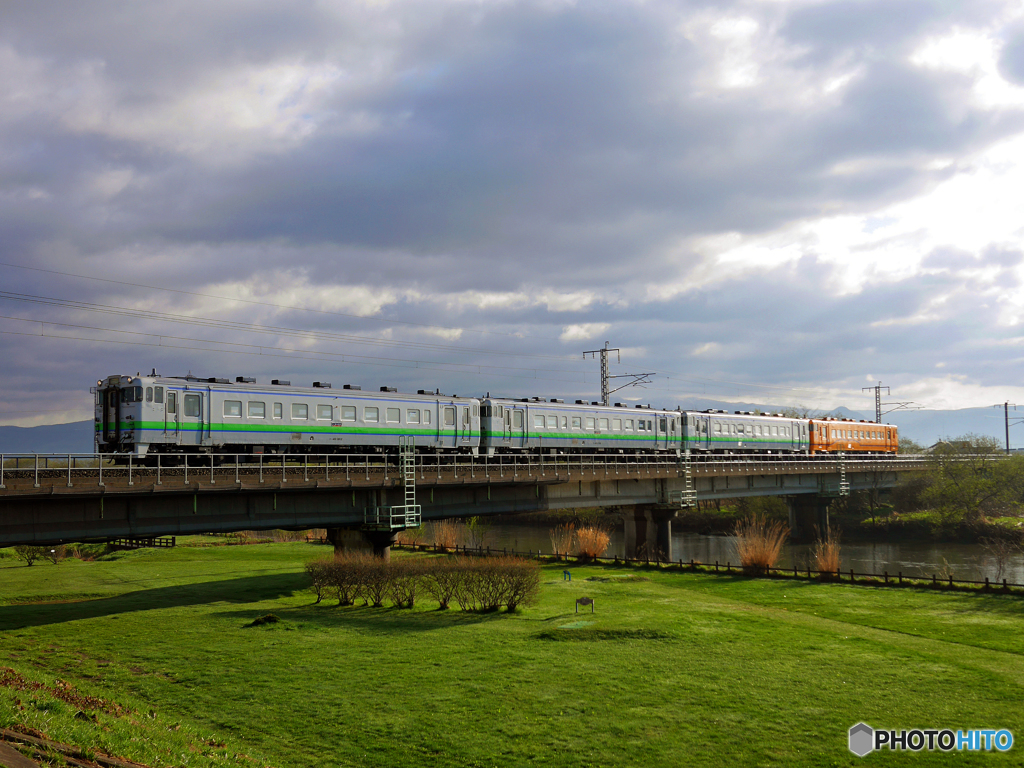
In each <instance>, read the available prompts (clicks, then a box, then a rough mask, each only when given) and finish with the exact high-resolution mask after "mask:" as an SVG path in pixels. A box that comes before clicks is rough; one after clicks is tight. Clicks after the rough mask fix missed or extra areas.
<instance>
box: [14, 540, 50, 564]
mask: <svg viewBox="0 0 1024 768" xmlns="http://www.w3.org/2000/svg"><path fill="white" fill-rule="evenodd" d="M14 556H15V557H17V558H18V559H19V560H24V561H25V565H32V563H34V562H35V561H36V560H39V559H40V558H42V556H43V548H42V547H30V546H27V545H25V544H22V545H20V546H17V547H15V548H14Z"/></svg>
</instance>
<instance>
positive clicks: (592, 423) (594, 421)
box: [587, 416, 597, 429]
mask: <svg viewBox="0 0 1024 768" xmlns="http://www.w3.org/2000/svg"><path fill="white" fill-rule="evenodd" d="M596 425H597V419H595V418H594V417H593V416H587V429H594V427H595V426H596Z"/></svg>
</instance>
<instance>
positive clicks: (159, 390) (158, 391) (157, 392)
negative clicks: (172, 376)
mask: <svg viewBox="0 0 1024 768" xmlns="http://www.w3.org/2000/svg"><path fill="white" fill-rule="evenodd" d="M163 401H164V388H163V387H154V388H153V402H154V403H162V402H163Z"/></svg>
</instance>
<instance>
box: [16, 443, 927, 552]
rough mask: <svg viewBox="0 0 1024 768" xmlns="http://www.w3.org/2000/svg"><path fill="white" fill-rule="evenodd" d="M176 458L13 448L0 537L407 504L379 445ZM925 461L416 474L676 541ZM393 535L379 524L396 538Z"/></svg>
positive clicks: (307, 516) (273, 519)
mask: <svg viewBox="0 0 1024 768" xmlns="http://www.w3.org/2000/svg"><path fill="white" fill-rule="evenodd" d="M163 461H164V460H163V459H161V464H160V465H159V466H156V467H140V466H137V465H136V464H135V463H134V462H133V463H131V464H129V465H125V466H114V465H112V464H110V463H109V457H104V456H95V455H74V454H72V455H68V454H64V455H56V456H55V455H49V456H37V455H22V456H4V457H0V466H2V469H0V546H9V545H12V544H52V543H59V542H64V541H82V540H95V539H99V540H102V539H107V540H109V539H113V538H118V537H125V536H128V537H136V538H138V537H149V536H169V535H178V536H181V535H188V534H194V533H202V532H207V531H214V532H229V531H237V530H245V529H255V530H260V529H274V528H282V529H291V530H301V529H305V528H327V529H329V530H333V531H339V530H343V529H348V530H353V531H359V530H364V531H365V529H367V528H368V527H369V528H375V527H376V528H379V525H378V526H368V525H367V523H368V520H370V519H371V516H372V517H373V519H374V520H376V521H379V510H382V509H390V508H392V507H393V506H394V505H401V504H402V503H403V500H404V494H405V488H404V487H403V483H404V481H403V475H402V472H401V468H400V465H399V462H398V460H397V457H383V456H381V455H380V454H376V455H373V454H369V455H349V456H331V457H327V456H263V457H251V456H244V457H243V456H235V455H222V456H212V457H211V456H193V457H189V460H188V462H187V464H185V465H182V466H171V467H167V466H164V465H163ZM926 466H927V460H926V459H922V458H921V457H881V456H876V457H864V456H856V457H844V456H830V455H818V456H799V455H798V456H785V455H773V456H765V455H760V454H749V455H732V456H692V457H690V458H689V459H686V458H685V457H683V458H677V457H675V456H655V455H641V456H625V455H606V454H584V455H574V456H512V455H509V456H495V457H490V458H487V457H473V456H460V457H457V458H456V457H444V456H435V455H432V454H430V455H418V456H416V459H415V464H414V478H415V486H416V503H417V504H418V505H420V511H421V513H422V519H423V520H432V519H440V518H447V517H465V516H470V515H488V514H512V513H518V512H532V511H544V510H556V509H571V508H582V507H605V508H609V507H611V508H619V509H620V510H622V511H623V512H624V518H628V519H635V520H636V521H637V526H638V528H637V534H636V535H637V538H638V541H648V543H649V547H653V546H654V544H655V539H656V540H657V541H660V542H661V544H662V545H664V544H665V540H666V537H667V534H666V533H665V531H666V528H665V526H666V525H667V524H668V523H667V521H670V520H671V517H672V516H673V515H674V513H675V512H676V511H677V510H678V509H680V508H681V505H682V504H683V503H689V502H693V501H695V500H709V499H720V498H736V497H742V496H785V497H789V498H791V499H793V500H796V501H794V504H795V506H794V509H796V510H797V511H796V512H794V516H793V523H794V529H799V528H801V527H803V528H808V527H809V526H811V525H814V524H816V521H820V519H821V514H822V512H821V510H822V509H823V506H822V505H823V504H824V503H827V499H828V498H831V497H834V496H836V495H838V494H840V493H842V492H846V491H848V490H858V489H871V488H874V489H883V488H889V487H892V486H893V485H895V484H896V482H897V481H898V479H899V476H900V475H902V474H904V473H906V472H910V471H919V470H921V469H923V468H925V467H926ZM801 520H803V521H806V522H805V523H801ZM390 527H393V526H389V528H390ZM644 531H648V533H644ZM653 531H657V532H658V533H657V535H656V536H655V533H653ZM380 533H381V532H380V531H374V532H373V536H375V537H376V539H379V540H380V541H386V540H387V537H386V536H382V535H378V534H380ZM386 533H387V535H388V536H390V535H391V531H390V530H389V531H387V532H386ZM645 537H646V538H645Z"/></svg>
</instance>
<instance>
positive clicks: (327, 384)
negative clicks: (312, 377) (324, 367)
mask: <svg viewBox="0 0 1024 768" xmlns="http://www.w3.org/2000/svg"><path fill="white" fill-rule="evenodd" d="M313 386H314V387H316V388H317V389H330V388H331V382H329V381H314V382H313Z"/></svg>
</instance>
